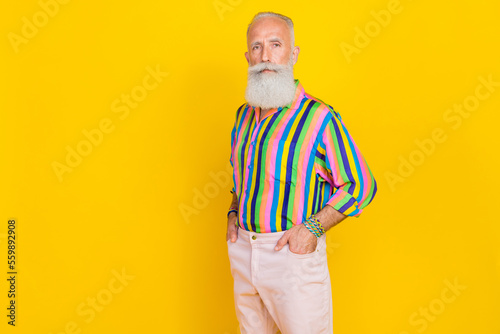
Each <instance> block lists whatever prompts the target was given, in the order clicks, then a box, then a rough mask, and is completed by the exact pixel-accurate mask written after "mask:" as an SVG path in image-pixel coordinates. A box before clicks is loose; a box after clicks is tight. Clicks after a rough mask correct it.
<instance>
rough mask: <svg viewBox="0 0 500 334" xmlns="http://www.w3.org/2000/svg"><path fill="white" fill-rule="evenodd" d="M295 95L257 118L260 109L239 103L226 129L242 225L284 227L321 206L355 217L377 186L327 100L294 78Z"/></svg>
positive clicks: (269, 229) (262, 230)
mask: <svg viewBox="0 0 500 334" xmlns="http://www.w3.org/2000/svg"><path fill="white" fill-rule="evenodd" d="M295 85H296V92H295V97H294V100H293V101H292V102H291V103H290V104H289V105H287V106H285V107H280V108H277V109H276V108H275V109H271V110H270V111H268V113H267V114H266V115H265V116H264V117H263V119H259V118H260V108H259V107H252V106H250V105H248V104H243V105H242V106H241V107H239V108H238V111H237V113H236V121H235V123H234V127H233V130H232V132H231V158H230V161H231V165H232V166H233V181H234V187H233V191H236V195H237V196H238V201H239V203H238V225H239V227H241V228H243V229H245V230H247V231H254V232H258V233H268V232H278V231H285V230H288V229H290V228H291V227H293V226H294V225H298V224H301V223H302V222H303V221H304V220H306V218H308V217H309V216H310V215H311V214H314V213H317V212H318V211H320V210H321V209H322V208H323V207H324V206H325V205H327V204H328V205H331V206H332V207H333V208H334V209H336V210H337V211H339V212H341V213H343V214H344V215H347V216H359V215H360V214H361V212H362V209H363V208H364V207H365V206H367V205H368V203H370V202H371V200H372V199H373V197H374V196H375V193H376V191H377V185H376V182H375V179H374V178H373V175H372V173H371V172H370V169H369V167H368V165H367V163H366V161H365V159H364V158H363V156H362V155H361V153H360V152H359V150H358V148H357V146H356V144H355V143H354V141H353V140H352V138H351V136H350V135H349V133H348V132H347V129H346V128H345V126H344V123H343V122H342V119H341V117H340V115H339V114H338V113H337V112H336V111H335V110H333V108H332V107H331V106H330V105H327V104H325V103H324V102H322V101H321V100H319V99H317V98H314V97H313V96H311V95H309V94H307V93H306V92H305V91H304V88H303V87H302V85H301V84H300V82H299V81H298V80H295Z"/></svg>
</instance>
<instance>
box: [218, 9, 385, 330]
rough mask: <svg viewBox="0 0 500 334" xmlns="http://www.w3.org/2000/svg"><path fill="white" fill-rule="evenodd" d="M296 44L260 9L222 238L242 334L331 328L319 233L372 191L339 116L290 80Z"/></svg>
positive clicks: (277, 18) (252, 29)
mask: <svg viewBox="0 0 500 334" xmlns="http://www.w3.org/2000/svg"><path fill="white" fill-rule="evenodd" d="M294 45H295V43H294V32H293V23H292V21H291V20H290V18H288V17H286V16H283V15H280V14H276V13H272V12H265V13H259V14H257V15H256V16H255V17H254V18H253V19H252V21H251V22H250V24H249V26H248V30H247V46H248V51H247V52H245V57H246V59H247V61H248V64H249V68H248V85H247V89H246V92H245V99H246V101H247V103H245V104H243V105H242V106H241V107H240V108H238V111H237V113H236V121H235V123H234V128H233V131H232V133H231V164H232V166H233V181H234V187H233V189H232V191H231V192H232V193H233V199H232V203H231V206H230V208H229V212H228V220H227V234H226V240H227V246H228V255H229V261H230V265H231V274H232V276H233V278H234V301H235V307H236V314H237V317H238V320H239V323H240V329H241V332H242V333H256V334H265V333H279V332H280V331H281V333H284V334H308V333H311V334H318V333H332V332H333V329H332V328H333V325H332V300H331V287H330V275H329V271H328V264H327V259H326V240H325V239H326V238H325V237H326V236H325V231H328V230H329V229H330V228H332V227H333V226H335V225H337V224H338V223H340V222H341V221H342V220H343V219H345V218H346V217H347V216H359V215H360V214H361V211H362V209H363V208H364V207H365V206H366V205H368V203H370V201H371V200H372V199H373V197H374V195H375V192H376V183H375V180H374V178H373V176H372V174H371V172H370V169H369V167H368V165H367V164H366V162H365V160H364V158H363V157H362V155H361V153H360V151H359V150H358V148H357V146H356V145H355V143H354V141H353V140H352V138H351V136H350V135H349V133H348V132H347V130H346V128H345V126H344V123H343V122H342V119H341V117H340V115H339V114H338V113H337V112H336V111H335V110H333V108H332V107H331V106H329V105H327V104H325V103H324V102H322V101H321V100H319V99H317V98H315V97H313V96H311V95H309V94H307V93H306V92H305V91H304V88H303V87H302V85H301V84H300V83H299V81H298V80H295V79H294V76H293V65H294V64H295V63H296V62H297V57H298V55H299V51H300V49H299V47H298V46H294Z"/></svg>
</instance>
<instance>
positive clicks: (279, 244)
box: [274, 232, 289, 251]
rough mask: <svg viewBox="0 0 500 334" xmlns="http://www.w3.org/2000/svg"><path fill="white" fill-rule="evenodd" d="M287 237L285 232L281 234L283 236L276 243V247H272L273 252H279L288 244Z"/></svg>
mask: <svg viewBox="0 0 500 334" xmlns="http://www.w3.org/2000/svg"><path fill="white" fill-rule="evenodd" d="M288 235H289V233H287V232H285V234H283V236H282V237H281V238H280V239H279V240H278V242H277V243H276V247H274V250H275V251H279V250H281V249H282V248H283V246H285V245H286V244H287V243H288V238H289V237H288Z"/></svg>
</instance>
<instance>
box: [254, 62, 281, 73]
mask: <svg viewBox="0 0 500 334" xmlns="http://www.w3.org/2000/svg"><path fill="white" fill-rule="evenodd" d="M287 67H288V66H287V65H281V64H273V63H258V64H255V65H253V66H250V67H248V73H249V74H260V73H261V72H262V71H264V70H271V71H275V72H276V73H282V72H283V71H284V70H286V69H287Z"/></svg>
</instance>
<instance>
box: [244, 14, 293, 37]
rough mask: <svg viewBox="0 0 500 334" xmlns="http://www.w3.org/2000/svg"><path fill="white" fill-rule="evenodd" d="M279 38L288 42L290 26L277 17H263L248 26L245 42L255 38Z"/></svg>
mask: <svg viewBox="0 0 500 334" xmlns="http://www.w3.org/2000/svg"><path fill="white" fill-rule="evenodd" d="M269 38H280V39H282V40H284V41H285V42H290V28H289V27H288V24H286V22H285V21H284V20H282V19H280V18H278V17H272V16H271V17H269V16H268V17H263V18H261V19H258V20H257V21H255V22H254V23H252V25H251V26H250V30H249V31H248V36H247V42H248V43H252V42H254V41H257V40H262V39H269Z"/></svg>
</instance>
